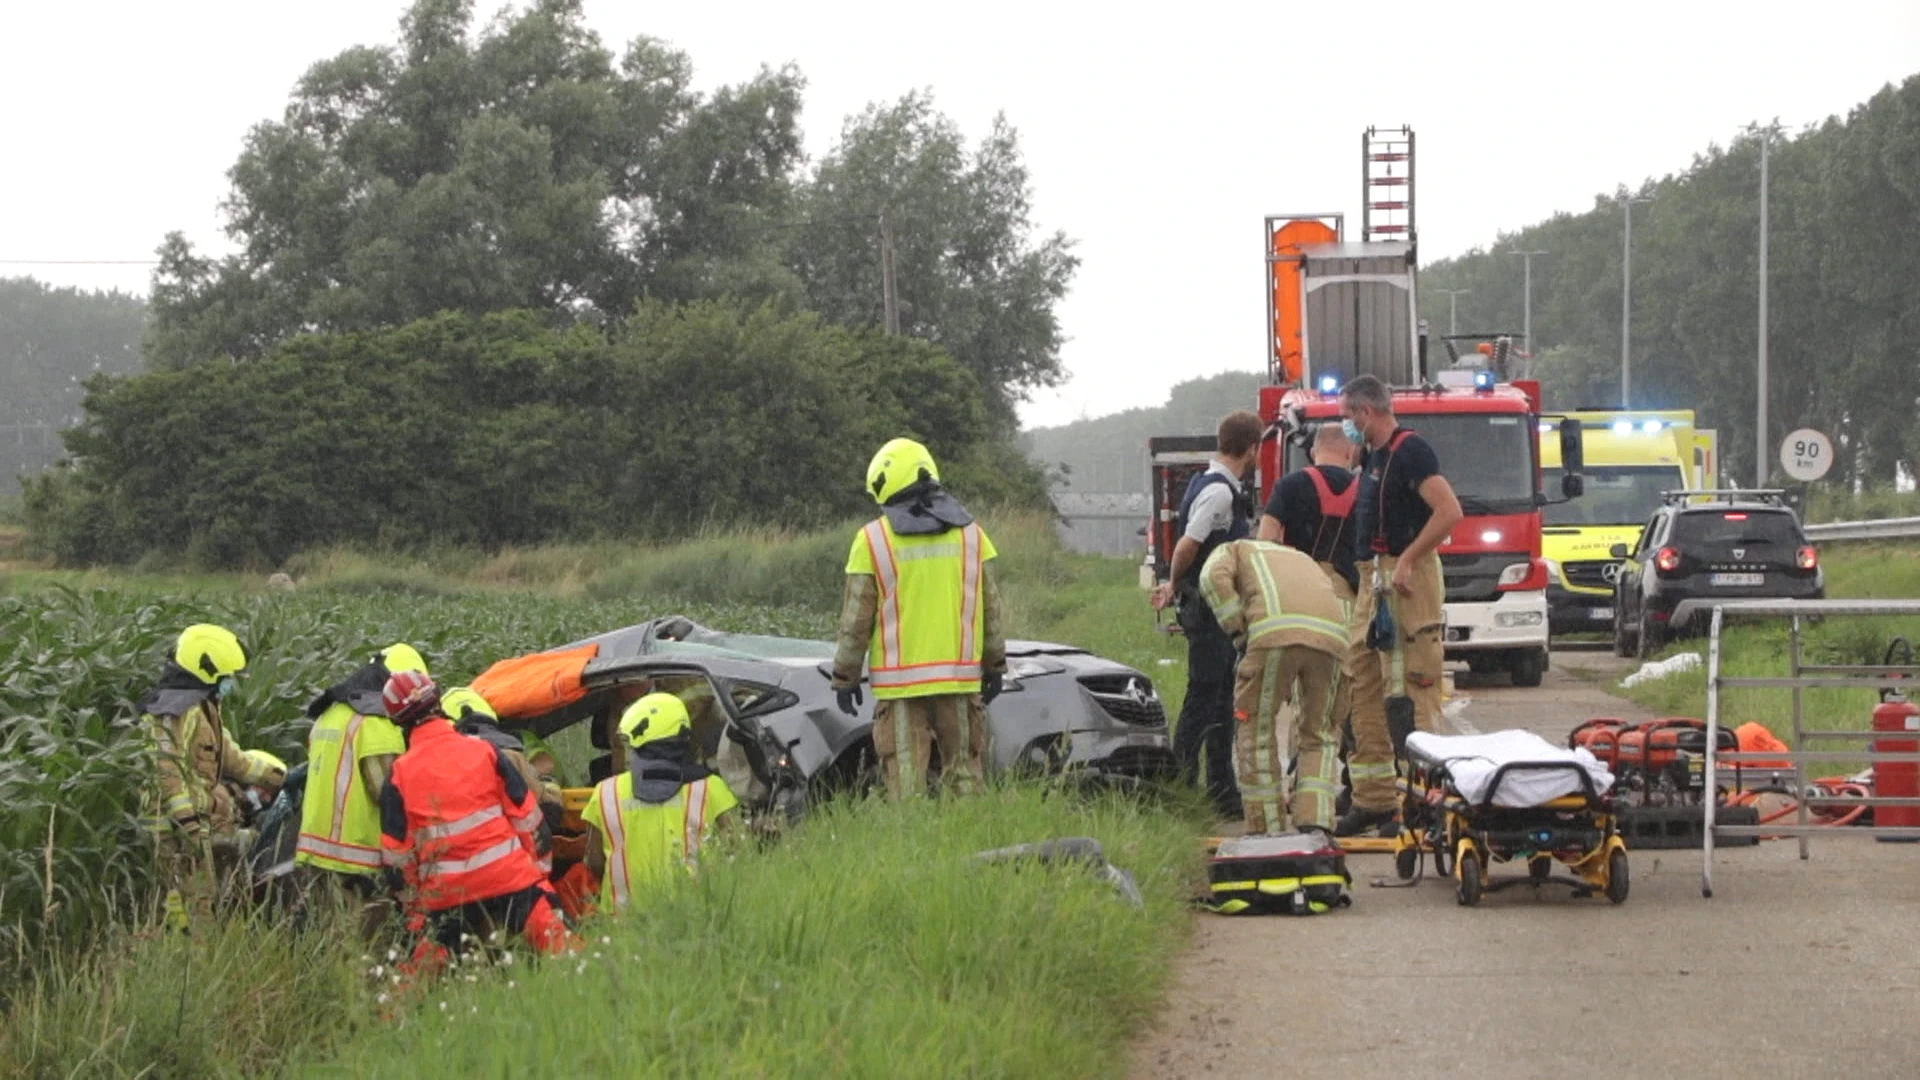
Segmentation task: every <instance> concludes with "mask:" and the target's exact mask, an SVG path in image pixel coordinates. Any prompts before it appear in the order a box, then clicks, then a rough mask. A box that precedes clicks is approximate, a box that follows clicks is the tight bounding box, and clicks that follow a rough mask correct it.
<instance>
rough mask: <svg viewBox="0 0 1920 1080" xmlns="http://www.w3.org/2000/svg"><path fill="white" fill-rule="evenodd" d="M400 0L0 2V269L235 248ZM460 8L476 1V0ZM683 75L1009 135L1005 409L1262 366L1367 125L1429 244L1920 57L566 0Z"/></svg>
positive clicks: (1365, 21)
mask: <svg viewBox="0 0 1920 1080" xmlns="http://www.w3.org/2000/svg"><path fill="white" fill-rule="evenodd" d="M406 6H407V5H406V4H405V3H404V2H403V0H325V2H320V0H278V2H274V3H261V2H259V0H246V2H242V0H163V2H154V0H143V2H125V0H121V2H105V0H63V2H61V3H27V2H26V0H19V2H15V3H11V4H8V5H7V8H8V10H7V11H6V13H5V14H4V15H0V31H3V32H0V102H4V105H0V147H4V148H5V156H4V158H0V160H3V161H4V162H5V167H4V168H3V169H0V207H4V210H0V261H3V262H0V276H11V275H16V274H23V273H30V274H33V275H34V276H36V277H39V278H41V279H42V280H46V281H50V282H53V283H55V284H61V285H78V286H82V287H87V288H113V287H117V288H120V289H124V290H128V291H135V292H141V293H144V292H145V291H146V290H147V274H148V268H147V267H145V266H138V265H127V266H60V265H44V264H43V265H22V264H19V263H18V262H15V260H30V259H31V260H50V259H63V260H142V259H148V258H151V253H152V251H153V249H154V247H155V245H157V244H158V243H159V242H160V239H161V237H162V236H163V235H164V234H165V233H166V232H167V231H168V230H170V229H180V230H183V231H184V232H185V233H186V234H187V236H188V237H189V238H190V239H191V240H192V241H193V242H194V243H195V244H196V245H198V246H200V247H201V248H202V249H203V250H211V251H214V252H225V251H227V250H229V248H230V245H229V244H228V242H227V240H226V238H225V236H224V234H223V233H222V232H221V220H220V216H219V213H218V209H217V204H218V202H219V200H220V198H221V197H222V196H223V195H224V194H225V193H226V190H227V182H226V177H225V172H226V169H227V167H228V166H229V165H231V164H232V162H233V160H234V158H235V156H236V155H237V154H238V152H239V149H240V145H241V139H242V137H243V136H244V134H245V132H246V130H247V128H248V127H249V126H251V125H252V124H254V123H256V122H258V121H260V120H262V119H266V118H278V117H279V116H280V114H281V111H282V109H283V108H284V106H285V103H286V99H287V94H288V92H289V91H290V90H291V88H292V86H293V84H294V82H295V80H296V79H298V78H299V76H300V75H301V73H302V72H303V71H305V69H306V68H307V67H308V65H310V64H311V63H313V62H314V61H316V60H319V59H321V58H323V57H327V56H331V55H333V54H335V53H337V52H339V51H340V50H342V49H345V48H347V47H349V46H352V45H356V44H373V43H390V42H392V41H393V40H394V38H395V36H396V34H397V27H398V21H399V18H400V15H401V13H402V12H403V11H404V10H405V8H406ZM494 9H495V8H494V6H493V5H489V4H487V3H485V2H482V3H481V4H479V5H478V10H480V11H481V12H483V13H487V12H490V11H492V10H494ZM586 11H587V17H588V20H589V22H590V23H591V24H592V25H593V27H594V28H595V29H596V30H598V31H599V33H600V34H601V36H602V38H603V39H604V41H605V43H606V44H608V45H609V46H610V47H613V48H614V49H615V50H616V51H618V49H619V47H620V46H621V45H622V44H623V43H625V42H626V41H627V40H629V39H631V38H632V37H634V36H636V35H639V34H649V35H652V36H655V37H660V38H664V39H666V40H668V41H670V42H672V43H673V44H675V45H677V46H678V47H680V48H682V49H684V50H686V51H687V52H688V53H689V54H690V55H691V56H692V58H693V61H694V64H695V68H696V72H697V76H698V79H699V82H700V84H701V85H702V86H703V87H706V88H710V87H712V86H715V85H718V84H721V83H727V82H734V81H738V80H740V79H743V78H747V77H749V76H751V75H752V74H753V72H754V71H755V70H756V69H757V68H758V67H759V66H760V65H761V64H763V63H766V64H775V65H777V64H780V63H784V62H787V61H793V62H795V63H797V64H798V65H799V66H800V68H801V69H802V70H803V71H804V72H805V74H806V76H807V79H808V82H809V87H808V90H807V94H806V114H805V117H804V124H805V129H806V143H807V148H808V151H809V153H811V154H813V155H815V156H818V155H820V154H822V153H824V152H826V151H827V150H828V149H829V148H830V147H831V146H832V144H833V140H834V138H835V136H836V134H837V133H838V131H839V129H840V126H841V122H842V120H843V119H844V117H845V116H846V115H847V114H848V113H850V112H854V111H857V110H858V109H859V108H861V107H862V106H863V105H864V104H866V103H867V102H869V101H873V100H878V99H891V98H895V97H898V96H899V95H900V94H902V93H904V92H906V91H907V90H910V89H913V88H916V87H925V88H930V89H931V90H932V91H933V92H934V94H935V96H936V100H937V102H938V104H939V106H940V107H941V108H942V109H943V110H944V111H945V112H947V113H948V114H949V115H951V116H953V117H954V118H955V119H956V120H958V121H959V123H960V124H961V125H962V127H963V128H964V129H965V130H966V131H967V132H968V134H969V135H970V136H972V137H977V136H978V135H979V134H980V133H982V132H983V131H984V130H985V129H986V126H987V124H988V122H989V120H990V119H991V117H992V116H993V114H994V113H995V112H996V111H1004V112H1006V114H1007V115H1008V117H1009V118H1010V119H1011V120H1012V122H1013V123H1014V125H1015V126H1016V127H1017V128H1018V129H1019V131H1020V134H1021V139H1022V145H1023V146H1024V148H1025V151H1026V156H1027V161H1028V163H1029V165H1030V166H1031V169H1032V174H1033V183H1034V187H1035V192H1036V199H1035V211H1036V216H1037V218H1038V220H1039V222H1040V224H1041V225H1042V226H1043V227H1045V228H1047V229H1054V228H1059V229H1064V230H1066V232H1067V233H1068V235H1070V236H1072V237H1073V238H1075V239H1076V240H1077V241H1078V242H1079V247H1078V252H1079V254H1080V256H1081V258H1082V259H1083V260H1084V262H1083V265H1082V266H1081V269H1080V273H1079V276H1078V277H1077V278H1076V280H1075V281H1074V285H1073V291H1072V293H1071V295H1069V297H1068V298H1067V300H1066V302H1065V303H1064V304H1063V305H1061V308H1060V316H1061V321H1062V323H1063V324H1064V327H1065V330H1066V333H1067V335H1068V337H1069V339H1070V340H1069V343H1068V345H1067V346H1066V349H1065V352H1064V357H1065V361H1066V366H1067V369H1068V371H1069V373H1070V375H1071V379H1070V381H1069V382H1067V383H1066V384H1065V385H1064V386H1062V387H1061V388H1060V389H1059V390H1057V391H1048V392H1044V393H1042V394H1040V395H1037V396H1036V397H1035V399H1034V401H1033V402H1032V403H1031V404H1030V405H1029V406H1028V407H1027V408H1026V409H1025V410H1024V416H1025V419H1026V420H1027V422H1028V423H1029V424H1053V423H1062V422H1065V421H1068V420H1072V419H1075V418H1077V417H1079V416H1082V415H1087V416H1093V415H1100V414H1102V413H1107V412H1112V411H1114V410H1117V409H1122V408H1127V407H1130V406H1135V405H1148V404H1155V403H1158V402H1159V401H1161V400H1163V399H1164V396H1165V392H1166V390H1167V388H1168V387H1169V386H1171V385H1172V384H1174V383H1176V382H1179V381H1181V380H1182V379H1186V378H1190V377H1193V376H1195V375H1203V374H1210V373H1214V372H1219V371H1224V370H1228V369H1230V368H1239V369H1245V370H1259V369H1260V367H1261V365H1262V364H1263V362H1264V361H1263V355H1264V353H1263V348H1264V343H1263V338H1262V328H1261V322H1262V320H1263V317H1264V314H1265V311H1264V301H1263V299H1262V285H1263V281H1262V274H1263V271H1262V269H1261V261H1260V259H1261V253H1260V248H1259V246H1258V244H1259V242H1258V240H1257V239H1256V237H1257V236H1258V235H1259V230H1260V224H1261V219H1262V216H1263V215H1264V214H1266V213H1270V212H1285V211H1322V210H1344V211H1346V212H1347V213H1348V214H1349V216H1350V217H1352V218H1354V219H1355V220H1356V221H1357V216H1358V213H1359V202H1360V194H1359V190H1358V188H1359V182H1358V176H1359V162H1358V153H1359V149H1358V144H1359V135H1360V132H1361V131H1362V129H1364V128H1365V127H1367V126H1368V125H1370V124H1373V125H1380V126H1398V125H1400V124H1403V123H1405V124H1410V125H1412V126H1413V127H1414V129H1415V130H1416V132H1417V133H1418V137H1419V150H1420V161H1419V180H1420V189H1419V225H1420V239H1421V253H1422V256H1423V258H1424V259H1425V260H1428V261H1431V260H1433V259H1437V258H1441V257H1444V256H1447V255H1453V254H1457V253H1459V252H1461V251H1464V250H1466V249H1468V248H1471V247H1473V246H1476V245H1484V244H1486V243H1488V242H1490V241H1491V240H1492V239H1493V238H1494V237H1495V235H1496V234H1497V233H1498V232H1500V231H1502V230H1512V229H1515V228H1518V227H1521V226H1524V225H1526V224H1529V223H1531V222H1534V221H1536V220H1539V219H1541V218H1544V217H1547V216H1549V215H1551V214H1552V213H1554V212H1555V211H1558V210H1573V211H1579V210H1584V209H1587V208H1588V207H1590V206H1591V205H1592V203H1593V197H1594V196H1595V195H1596V194H1597V193H1600V192H1603V191H1611V190H1612V189H1613V188H1614V186H1615V185H1616V184H1617V183H1619V182H1621V181H1634V182H1637V181H1638V180H1639V179H1641V178H1645V177H1649V176H1658V175H1663V174H1665V173H1669V172H1672V171H1675V170H1678V169H1682V168H1685V167H1686V165H1687V164H1688V162H1689V160H1690V158H1691V155H1692V154H1693V153H1694V152H1695V151H1697V150H1700V149H1702V148H1704V147H1705V146H1706V145H1707V144H1709V143H1711V142H1715V141H1719V142H1725V141H1727V140H1728V139H1729V138H1730V137H1731V136H1732V135H1734V134H1735V133H1736V132H1737V131H1738V129H1739V128H1740V126H1741V125H1743V124H1744V123H1746V122H1747V121H1750V120H1754V119H1765V118H1769V117H1775V116H1777V117H1779V118H1780V120H1781V121H1782V122H1783V123H1785V124H1787V125H1788V126H1789V127H1794V128H1797V127H1800V126H1802V125H1805V124H1808V123H1815V122H1818V121H1819V120H1821V119H1823V118H1824V117H1826V116H1828V115H1830V114H1833V113H1844V112H1845V111H1846V110H1847V109H1848V108H1849V107H1851V106H1853V105H1855V104H1857V103H1859V102H1861V101H1863V100H1864V99H1865V98H1867V97H1868V96H1870V95H1871V94H1872V93H1873V92H1874V91H1875V90H1877V89H1879V87H1881V86H1882V85H1883V84H1885V83H1887V82H1889V81H1898V80H1900V79H1901V78H1903V77H1905V76H1907V75H1909V74H1912V73H1914V72H1916V71H1920V0H1826V2H1823V3H1819V4H1791V5H1789V4H1783V3H1768V2H1766V0H1757V2H1744V3H1731V2H1729V3H1722V2H1712V3H1702V2H1694V0H1667V2H1665V3H1643V2H1627V0H1621V2H1612V3H1605V4H1569V3H1543V2H1540V0H1533V2H1531V3H1512V4H1507V3H1474V2H1470V0H1469V2H1461V3H1451V4H1441V3H1431V2H1429V3H1409V4H1396V3H1390V2H1384V0H1369V2H1366V3H1338V2H1333V0H1328V2H1324V3H1302V2H1299V0H1291V2H1279V3H1275V2H1269V3H1265V4H1261V5H1252V4H1247V5H1241V4H1194V3H1183V4H1159V5H1145V4H1140V5H1121V4H1107V5H1099V6H1095V5H1091V4H1061V3H1050V2H1047V0H1026V2H1023V3H1005V2H1001V0H972V2H970V3H966V4H957V5H950V4H936V5H924V4H923V5H915V4H903V3H899V2H898V0H893V2H880V3H857V2H851V0H818V2H814V3H807V2H804V0H803V2H782V3H761V2H758V0H754V2H741V0H734V2H730V3H726V2H723V3H693V2H690V3H682V4H675V5H657V4H639V3H633V2H631V0H629V2H626V3H620V2H614V0H587V3H586Z"/></svg>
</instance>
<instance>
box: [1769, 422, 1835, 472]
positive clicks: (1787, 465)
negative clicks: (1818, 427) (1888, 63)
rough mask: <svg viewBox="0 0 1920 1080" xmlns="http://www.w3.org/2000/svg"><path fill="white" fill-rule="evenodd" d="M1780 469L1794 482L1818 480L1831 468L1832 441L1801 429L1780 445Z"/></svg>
mask: <svg viewBox="0 0 1920 1080" xmlns="http://www.w3.org/2000/svg"><path fill="white" fill-rule="evenodd" d="M1780 468H1782V469H1784V470H1786V474H1787V475H1788V476H1791V477H1793V478H1794V479H1795V480H1818V479H1820V478H1821V477H1823V476H1825V475H1827V470H1828V469H1831V468H1833V440H1831V439H1829V438H1827V437H1826V436H1825V435H1822V434H1821V433H1819V432H1817V431H1815V430H1813V429H1812V428H1801V429H1799V430H1798V431H1795V432H1794V433H1793V434H1791V435H1788V436H1787V438H1786V441H1785V442H1782V443H1781V444H1780Z"/></svg>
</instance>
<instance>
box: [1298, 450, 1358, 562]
mask: <svg viewBox="0 0 1920 1080" xmlns="http://www.w3.org/2000/svg"><path fill="white" fill-rule="evenodd" d="M1307 479H1309V480H1311V481H1313V491H1314V494H1315V495H1317V496H1318V497H1319V499H1320V528H1319V529H1318V530H1316V531H1315V532H1314V534H1313V550H1312V551H1311V552H1309V554H1311V555H1312V556H1313V557H1314V559H1315V560H1316V561H1318V562H1332V561H1333V554H1334V552H1335V551H1336V550H1338V548H1339V546H1340V537H1341V536H1342V535H1343V534H1344V533H1345V532H1346V531H1347V518H1349V517H1351V516H1352V515H1353V504H1354V502H1355V501H1357V500H1358V499H1359V498H1360V478H1359V477H1358V476H1355V477H1353V478H1352V479H1350V480H1348V481H1347V490H1345V491H1343V492H1341V493H1340V494H1338V495H1335V494H1334V493H1333V487H1332V485H1330V484H1328V483H1327V474H1326V473H1323V472H1321V471H1320V467H1319V466H1318V465H1309V466H1307ZM1329 526H1332V529H1333V531H1332V533H1331V534H1329V533H1328V531H1327V529H1328V527H1329Z"/></svg>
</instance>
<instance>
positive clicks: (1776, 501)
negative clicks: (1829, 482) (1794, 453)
mask: <svg viewBox="0 0 1920 1080" xmlns="http://www.w3.org/2000/svg"><path fill="white" fill-rule="evenodd" d="M1660 498H1661V500H1662V501H1663V502H1665V503H1666V504H1667V505H1668V506H1672V505H1674V504H1675V503H1683V502H1691V501H1692V500H1694V499H1704V500H1705V501H1707V502H1724V503H1736V502H1757V503H1766V504H1767V505H1769V506H1785V505H1787V491H1786V489H1785V488H1687V489H1683V490H1680V491H1663V492H1661V493H1660Z"/></svg>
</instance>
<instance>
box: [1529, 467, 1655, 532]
mask: <svg viewBox="0 0 1920 1080" xmlns="http://www.w3.org/2000/svg"><path fill="white" fill-rule="evenodd" d="M1561 475H1562V470H1561V469H1559V468H1557V467H1556V468H1551V469H1547V470H1546V489H1547V490H1548V491H1555V492H1557V491H1559V490H1560V477H1561ZM1582 475H1583V476H1585V477H1586V481H1587V490H1586V494H1584V495H1582V496H1580V497H1579V498H1577V499H1573V500H1570V501H1568V502H1563V503H1553V504H1551V505H1549V506H1548V507H1547V508H1546V523H1547V524H1548V525H1643V524H1645V523H1646V520H1647V518H1648V517H1650V516H1652V514H1653V512H1654V511H1655V510H1657V509H1659V508H1660V501H1661V500H1660V493H1661V492H1663V491H1678V490H1680V489H1681V488H1684V487H1686V481H1685V478H1683V477H1682V476H1681V475H1680V470H1679V469H1678V468H1676V467H1674V466H1672V465H1589V466H1587V467H1586V470H1585V472H1583V473H1582Z"/></svg>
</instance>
